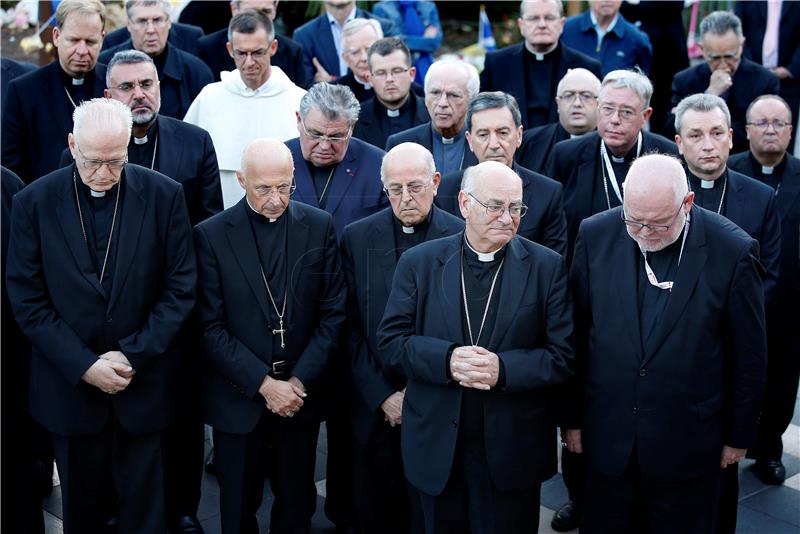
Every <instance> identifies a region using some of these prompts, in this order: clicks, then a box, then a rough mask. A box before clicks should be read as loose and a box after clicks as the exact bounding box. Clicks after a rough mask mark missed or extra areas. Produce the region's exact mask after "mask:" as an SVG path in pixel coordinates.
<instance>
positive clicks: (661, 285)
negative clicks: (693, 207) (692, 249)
mask: <svg viewBox="0 0 800 534" xmlns="http://www.w3.org/2000/svg"><path fill="white" fill-rule="evenodd" d="M690 221H691V214H690V213H689V214H686V223H685V224H684V225H683V238H682V239H681V250H680V252H678V267H680V266H681V260H682V259H683V247H684V246H686V236H687V235H689V223H690ZM639 251H640V252H641V253H642V257H644V270H645V273H647V280H648V281H649V282H650V285H653V286H655V287H657V288H658V289H666V290H667V291H669V292H672V286H673V285H675V282H659V281H658V278H656V273H654V272H653V268H652V267H650V264H649V263H647V253H646V252H645V251H644V250H642V249H641V247H639Z"/></svg>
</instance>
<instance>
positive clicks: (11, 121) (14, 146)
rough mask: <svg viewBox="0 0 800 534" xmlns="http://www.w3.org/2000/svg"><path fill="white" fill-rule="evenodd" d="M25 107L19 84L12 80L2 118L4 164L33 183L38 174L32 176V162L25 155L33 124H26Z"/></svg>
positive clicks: (27, 181)
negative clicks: (29, 132) (28, 133)
mask: <svg viewBox="0 0 800 534" xmlns="http://www.w3.org/2000/svg"><path fill="white" fill-rule="evenodd" d="M24 109H25V106H24V104H23V103H22V101H21V99H20V95H19V90H18V84H16V83H14V82H13V81H12V82H11V84H10V86H9V88H8V92H7V94H6V95H5V98H4V101H3V118H2V132H3V135H2V138H0V139H1V141H0V145H1V146H2V160H3V166H4V167H6V168H7V169H10V170H12V171H14V173H16V175H17V176H19V177H20V178H22V180H23V181H24V182H25V183H28V184H29V183H31V182H32V181H33V180H34V179H36V178H38V176H31V173H32V172H33V171H32V169H31V167H30V162H29V161H27V159H26V157H25V151H26V144H27V139H28V135H27V128H29V127H30V126H31V125H28V124H26V122H27V121H26V120H25V117H23V115H22V114H23V110H24Z"/></svg>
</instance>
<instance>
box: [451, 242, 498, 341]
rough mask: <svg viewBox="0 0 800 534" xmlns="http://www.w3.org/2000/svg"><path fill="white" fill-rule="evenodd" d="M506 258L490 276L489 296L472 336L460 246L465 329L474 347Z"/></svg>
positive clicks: (479, 338) (462, 248) (462, 250)
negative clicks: (476, 331) (475, 335)
mask: <svg viewBox="0 0 800 534" xmlns="http://www.w3.org/2000/svg"><path fill="white" fill-rule="evenodd" d="M465 239H466V238H465ZM505 261H506V258H505V256H503V259H502V260H500V265H499V266H498V267H497V270H496V271H495V272H494V276H493V277H492V285H491V287H490V288H489V297H488V298H487V299H486V307H485V308H483V318H482V319H481V327H480V329H479V330H478V337H477V338H473V337H472V323H471V321H470V320H469V304H468V303H467V288H466V284H465V283H464V247H463V246H462V247H461V295H462V296H463V298H464V315H465V316H466V317H467V331H468V333H469V342H470V344H471V345H472V346H473V347H474V346H477V344H478V342H479V341H480V340H481V334H483V327H484V326H485V325H486V315H487V314H488V313H489V305H490V304H491V303H492V295H493V294H494V286H495V284H496V283H497V276H498V275H499V274H500V270H501V269H502V268H503V264H504V263H505Z"/></svg>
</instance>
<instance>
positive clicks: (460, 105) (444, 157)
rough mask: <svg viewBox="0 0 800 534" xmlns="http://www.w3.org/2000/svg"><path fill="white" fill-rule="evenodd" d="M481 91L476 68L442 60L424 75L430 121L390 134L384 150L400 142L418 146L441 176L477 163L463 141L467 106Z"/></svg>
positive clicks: (426, 103) (463, 62)
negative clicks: (423, 148) (428, 154)
mask: <svg viewBox="0 0 800 534" xmlns="http://www.w3.org/2000/svg"><path fill="white" fill-rule="evenodd" d="M479 90H480V78H479V77H478V71H477V70H475V67H473V66H472V65H470V64H469V63H466V62H465V61H460V60H455V59H443V60H439V61H437V62H435V63H434V64H433V65H431V67H430V68H429V69H428V72H427V74H426V75H425V107H427V108H428V114H429V115H430V117H431V120H430V122H426V123H424V124H420V125H419V126H415V127H414V128H411V129H410V130H406V131H404V132H400V133H396V134H394V135H390V136H389V139H387V140H386V150H387V151H388V150H390V149H391V148H392V147H394V146H395V145H399V144H400V143H418V144H420V145H422V146H424V147H425V148H427V149H428V150H429V151H430V152H431V154H433V161H435V162H436V170H437V171H439V172H440V173H441V174H442V176H445V175H447V174H449V173H451V172H455V171H458V170H461V169H466V168H467V167H469V166H471V165H474V164H475V163H477V159H476V158H475V154H473V153H472V151H471V150H470V149H469V146H468V145H467V141H466V139H465V138H464V132H466V127H465V126H464V121H465V118H466V115H467V107H468V106H469V103H470V101H471V100H472V99H473V98H475V95H477V94H478V91H479Z"/></svg>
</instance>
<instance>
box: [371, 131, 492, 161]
mask: <svg viewBox="0 0 800 534" xmlns="http://www.w3.org/2000/svg"><path fill="white" fill-rule="evenodd" d="M400 143H417V144H418V145H422V146H424V147H425V148H427V149H428V152H430V153H431V154H433V130H431V121H430V119H428V122H426V123H424V124H420V125H419V126H414V127H413V128H409V129H408V130H405V131H403V132H399V133H396V134H394V135H390V136H389V139H387V140H386V152H389V151H390V150H391V149H392V148H394V147H396V146H397V145H399V144H400ZM477 164H478V158H477V157H475V154H473V153H472V150H470V148H469V143H467V141H466V140H464V158H463V160H462V161H461V168H462V169H466V168H467V167H472V166H473V165H477Z"/></svg>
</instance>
